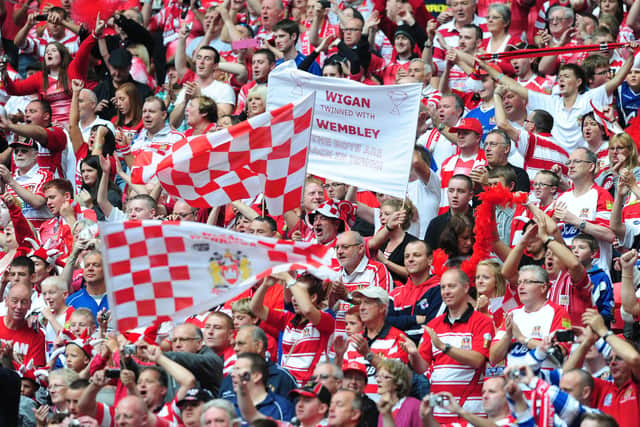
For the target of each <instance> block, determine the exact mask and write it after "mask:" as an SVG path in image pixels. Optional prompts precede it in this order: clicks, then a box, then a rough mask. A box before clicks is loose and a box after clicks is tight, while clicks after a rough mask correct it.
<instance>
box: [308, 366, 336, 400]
mask: <svg viewBox="0 0 640 427" xmlns="http://www.w3.org/2000/svg"><path fill="white" fill-rule="evenodd" d="M343 378H344V374H343V373H342V370H341V369H340V368H339V367H338V366H337V365H336V364H335V363H331V362H322V363H318V364H317V365H316V369H315V370H314V371H313V375H312V376H311V378H310V380H311V381H312V382H314V383H318V384H322V385H323V386H325V387H326V388H327V390H329V391H330V392H331V394H335V393H336V392H337V391H338V390H339V389H340V388H342V380H343Z"/></svg>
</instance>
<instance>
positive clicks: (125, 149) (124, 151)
mask: <svg viewBox="0 0 640 427" xmlns="http://www.w3.org/2000/svg"><path fill="white" fill-rule="evenodd" d="M116 153H118V156H120V157H122V156H126V155H128V154H131V145H127V146H120V145H117V144H116Z"/></svg>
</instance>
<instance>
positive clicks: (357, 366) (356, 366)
mask: <svg viewBox="0 0 640 427" xmlns="http://www.w3.org/2000/svg"><path fill="white" fill-rule="evenodd" d="M347 372H358V373H360V374H362V375H364V378H365V380H366V379H368V378H369V375H368V374H367V367H366V366H364V364H363V363H360V362H356V361H355V360H352V361H350V362H345V363H344V364H343V365H342V373H344V374H346V373H347Z"/></svg>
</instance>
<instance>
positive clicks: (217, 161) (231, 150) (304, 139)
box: [156, 94, 314, 215]
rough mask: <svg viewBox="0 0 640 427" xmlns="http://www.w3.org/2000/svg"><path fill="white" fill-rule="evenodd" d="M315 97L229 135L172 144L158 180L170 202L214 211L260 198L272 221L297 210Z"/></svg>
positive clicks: (256, 119)
mask: <svg viewBox="0 0 640 427" xmlns="http://www.w3.org/2000/svg"><path fill="white" fill-rule="evenodd" d="M313 103H314V94H310V95H308V96H306V97H305V98H303V99H301V100H299V101H296V102H294V103H291V104H287V105H285V106H282V107H280V108H277V109H275V110H272V111H268V112H266V113H262V114H260V115H258V116H256V117H252V118H251V119H249V120H246V121H244V122H242V123H238V124H237V125H235V126H232V127H230V128H227V129H222V130H220V131H218V132H215V133H212V134H208V135H198V136H195V137H191V138H188V139H183V140H181V141H178V142H177V143H175V144H174V145H173V147H172V150H171V152H170V153H169V154H168V155H167V156H166V157H165V158H164V159H163V160H162V161H161V162H160V164H158V166H157V172H156V174H157V176H158V178H159V179H160V182H161V183H162V186H163V187H164V189H165V190H166V191H167V192H168V193H169V194H171V195H172V196H175V197H179V198H181V199H184V200H185V201H186V202H187V203H188V204H189V205H191V206H193V207H214V206H221V205H225V204H228V203H230V202H232V201H234V200H239V199H246V198H250V197H255V196H257V195H258V194H259V193H261V192H264V197H265V201H266V204H267V208H268V209H269V213H270V214H271V215H282V214H283V213H284V212H286V211H288V210H291V209H295V208H298V207H300V202H301V200H302V187H303V185H304V179H305V174H306V170H307V153H308V148H309V140H310V138H311V120H312V117H313Z"/></svg>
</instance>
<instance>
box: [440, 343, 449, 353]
mask: <svg viewBox="0 0 640 427" xmlns="http://www.w3.org/2000/svg"><path fill="white" fill-rule="evenodd" d="M449 350H451V344H449V343H446V344H445V345H444V348H443V349H442V354H447V353H449Z"/></svg>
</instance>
